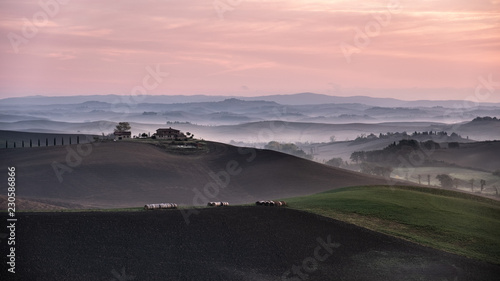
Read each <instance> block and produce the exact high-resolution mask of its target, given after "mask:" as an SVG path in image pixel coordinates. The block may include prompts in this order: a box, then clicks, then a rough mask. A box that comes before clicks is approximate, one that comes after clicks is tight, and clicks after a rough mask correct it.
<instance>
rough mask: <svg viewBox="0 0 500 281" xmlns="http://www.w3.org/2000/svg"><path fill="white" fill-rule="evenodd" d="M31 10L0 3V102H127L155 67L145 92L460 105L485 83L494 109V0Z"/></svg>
mask: <svg viewBox="0 0 500 281" xmlns="http://www.w3.org/2000/svg"><path fill="white" fill-rule="evenodd" d="M38 2H39V1H38V0H34V1H31V0H30V1H28V0H2V1H1V2H0V17H1V19H2V20H1V21H0V36H1V40H0V98H6V97H14V96H28V95H48V96H67V95H86V94H130V93H131V91H132V89H134V87H136V86H138V85H142V83H143V82H142V81H143V79H144V77H145V76H147V75H148V72H147V70H146V67H148V66H150V67H152V68H155V66H156V65H159V67H160V69H161V71H162V72H168V73H169V74H170V76H169V77H168V78H166V79H164V80H163V81H162V82H161V83H159V85H158V86H157V87H155V88H154V89H151V90H148V94H153V95H154V94H158V95H159V94H166V95H177V94H185V95H194V94H206V95H237V96H256V95H270V94H293V93H300V92H315V93H320V94H329V95H339V96H347V95H352V94H357V93H363V94H364V95H371V96H374V97H393V98H398V99H404V100H416V99H465V98H470V96H474V90H475V88H476V87H477V86H478V85H480V84H481V82H480V77H484V79H486V80H487V79H488V77H491V80H493V81H495V82H498V83H496V84H495V89H494V90H493V91H491V92H490V93H491V94H489V95H485V94H484V93H483V94H482V95H481V99H480V101H482V102H500V0H475V1H470V0H439V1H432V0H419V1H409V0H407V1H405V0H400V1H389V0H381V1H348V0H340V1H339V0H329V1H314V0H308V1H306V0H296V1H293V0H288V1H273V0H240V1H238V0H215V1H214V0H189V1H187V0H144V1H136V0H121V1H103V0H86V1H79V0H64V1H63V0H60V1H59V2H61V3H62V2H67V3H66V4H60V3H59V2H57V1H56V0H42V2H47V3H57V4H56V5H54V4H52V5H50V6H49V7H50V9H49V10H44V9H43V8H42V7H41V6H40V5H39V3H38ZM214 3H215V4H216V6H219V7H222V8H223V9H224V7H226V8H228V9H231V10H227V11H225V12H224V13H223V19H222V18H221V17H220V13H219V14H218V13H217V11H216V9H215V8H214ZM383 15H385V16H387V15H390V18H389V19H387V18H384V17H383ZM377 16H380V17H382V19H384V20H383V21H381V22H377V21H376V20H375V17H377ZM34 18H35V19H37V20H38V22H35V23H34ZM27 21H29V22H31V24H35V27H36V28H37V31H36V32H34V33H33V32H32V33H31V34H29V33H26V32H25V34H23V29H25V31H26V30H27V26H29V25H30V24H28V23H27ZM366 28H368V32H371V34H369V35H370V37H367V38H369V42H367V41H364V42H362V41H360V40H358V43H357V45H356V42H355V36H356V34H357V31H356V30H358V31H359V30H361V31H363V32H364V34H363V35H361V36H367V35H366V34H365V33H366V31H365V30H366ZM358 37H359V36H358ZM13 38H14V39H15V40H17V42H18V44H17V45H16V44H12V42H11V41H12V40H13ZM358 39H359V38H358ZM342 46H343V47H344V49H345V46H350V47H348V50H356V51H357V52H356V53H352V54H351V55H350V56H348V57H349V60H348V59H346V56H345V54H344V52H343V50H342ZM353 48H356V49H353ZM415 88H418V89H420V91H415ZM415 92H418V93H419V94H418V95H416V94H415Z"/></svg>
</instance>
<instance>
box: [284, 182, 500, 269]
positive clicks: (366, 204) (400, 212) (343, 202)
mask: <svg viewBox="0 0 500 281" xmlns="http://www.w3.org/2000/svg"><path fill="white" fill-rule="evenodd" d="M285 200H287V202H288V203H289V206H290V207H292V208H294V209H299V210H304V211H309V212H313V213H316V214H320V215H323V216H327V217H331V218H335V219H339V220H343V221H347V222H350V223H354V224H356V225H359V226H363V227H366V228H369V229H372V230H375V231H380V232H383V233H386V234H390V235H394V236H397V237H401V238H404V239H407V240H410V241H413V242H417V243H420V244H423V245H427V246H431V247H434V248H438V249H442V250H445V251H448V252H452V253H456V254H461V255H465V256H468V257H472V258H477V259H481V260H485V261H489V262H492V263H496V264H500V239H499V238H500V203H498V202H495V201H493V200H490V199H486V198H480V197H477V196H473V195H468V194H461V193H457V192H453V191H448V190H439V189H428V188H419V187H388V186H376V187H351V188H343V189H338V190H334V191H328V192H323V193H318V194H314V195H310V196H304V197H296V198H291V199H285Z"/></svg>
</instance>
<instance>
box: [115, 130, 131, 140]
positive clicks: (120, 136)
mask: <svg viewBox="0 0 500 281" xmlns="http://www.w3.org/2000/svg"><path fill="white" fill-rule="evenodd" d="M114 135H115V140H122V139H129V138H130V137H131V135H132V133H131V132H126V131H115V132H114Z"/></svg>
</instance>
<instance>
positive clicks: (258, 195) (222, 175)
mask: <svg viewBox="0 0 500 281" xmlns="http://www.w3.org/2000/svg"><path fill="white" fill-rule="evenodd" d="M0 153H1V155H2V158H1V159H2V160H1V164H2V167H3V168H6V167H8V166H13V167H15V168H16V172H17V176H16V182H17V186H18V187H19V188H18V190H17V191H16V194H17V197H18V198H21V199H31V200H49V201H50V204H52V205H60V206H66V205H67V204H79V205H83V206H85V207H102V208H112V207H136V206H142V205H144V204H145V203H155V202H156V203H160V202H175V203H178V204H185V205H205V204H206V203H207V202H208V201H214V200H221V201H229V202H231V203H248V202H254V201H255V200H259V199H266V198H278V197H291V196H300V195H307V194H313V193H317V192H321V191H325V190H330V189H335V188H340V187H346V186H354V185H372V184H373V185H375V184H388V183H391V182H390V181H389V180H388V179H384V178H378V177H372V176H367V175H363V174H359V173H356V172H350V171H346V170H342V169H336V168H332V167H328V166H326V165H322V164H318V163H315V162H312V161H308V160H304V159H301V158H297V157H294V156H290V155H287V154H283V153H279V152H274V151H269V150H254V149H250V148H238V147H234V146H230V145H225V144H220V143H214V142H205V144H204V146H203V147H202V149H198V150H197V152H195V153H184V152H183V148H179V149H178V150H177V151H173V152H172V151H171V150H167V149H165V148H164V147H163V146H161V145H158V144H157V145H153V144H148V143H138V142H134V141H124V142H99V143H93V144H85V145H66V146H49V147H37V148H16V149H2V150H1V151H0ZM58 202H59V203H58Z"/></svg>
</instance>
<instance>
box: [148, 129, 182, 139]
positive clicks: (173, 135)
mask: <svg viewBox="0 0 500 281" xmlns="http://www.w3.org/2000/svg"><path fill="white" fill-rule="evenodd" d="M156 137H157V138H159V139H169V140H187V137H186V135H184V133H181V131H179V130H176V129H172V127H169V128H168V129H166V128H160V129H158V130H156Z"/></svg>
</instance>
